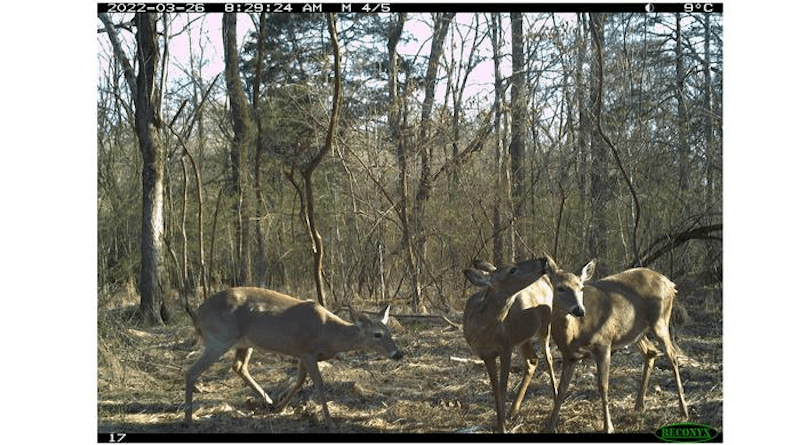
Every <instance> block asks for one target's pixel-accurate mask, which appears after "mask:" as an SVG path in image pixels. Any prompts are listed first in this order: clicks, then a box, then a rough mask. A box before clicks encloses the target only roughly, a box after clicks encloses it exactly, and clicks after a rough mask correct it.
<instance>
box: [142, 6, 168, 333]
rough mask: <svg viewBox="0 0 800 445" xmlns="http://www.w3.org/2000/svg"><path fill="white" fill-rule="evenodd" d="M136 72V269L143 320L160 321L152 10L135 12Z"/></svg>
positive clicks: (160, 185)
mask: <svg viewBox="0 0 800 445" xmlns="http://www.w3.org/2000/svg"><path fill="white" fill-rule="evenodd" d="M135 20H136V30H137V32H136V40H137V46H138V51H137V54H138V58H139V74H138V75H137V77H136V87H137V88H136V93H135V95H134V99H135V102H136V118H135V122H136V133H137V135H138V137H139V148H140V149H141V152H142V244H141V269H140V271H139V293H140V295H141V304H140V306H139V307H140V310H141V311H142V315H143V316H144V317H145V320H146V321H148V322H151V323H157V322H160V321H161V316H160V313H159V309H160V306H161V302H162V298H163V297H162V295H161V287H160V278H161V269H162V267H163V255H164V248H163V242H164V241H163V240H164V162H165V160H164V146H163V144H162V143H161V140H160V131H159V129H160V127H161V121H160V117H159V116H158V110H159V109H160V106H159V102H158V101H159V97H160V95H159V94H158V86H157V85H156V82H155V78H156V69H157V67H158V60H159V53H158V34H157V33H156V15H155V14H149V13H148V14H136V17H135Z"/></svg>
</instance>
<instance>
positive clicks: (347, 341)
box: [325, 321, 366, 356]
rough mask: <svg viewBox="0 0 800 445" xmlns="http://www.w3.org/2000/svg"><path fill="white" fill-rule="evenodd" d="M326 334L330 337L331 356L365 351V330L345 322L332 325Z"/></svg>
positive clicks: (328, 327)
mask: <svg viewBox="0 0 800 445" xmlns="http://www.w3.org/2000/svg"><path fill="white" fill-rule="evenodd" d="M325 334H326V336H327V337H328V341H329V351H328V352H329V354H330V355H331V356H333V355H335V354H338V353H339V352H347V351H356V350H360V349H363V347H364V340H365V338H366V337H365V334H364V330H363V329H361V328H360V327H358V326H356V325H355V324H352V323H348V322H345V321H342V322H334V323H330V324H329V325H328V326H327V329H326V333H325Z"/></svg>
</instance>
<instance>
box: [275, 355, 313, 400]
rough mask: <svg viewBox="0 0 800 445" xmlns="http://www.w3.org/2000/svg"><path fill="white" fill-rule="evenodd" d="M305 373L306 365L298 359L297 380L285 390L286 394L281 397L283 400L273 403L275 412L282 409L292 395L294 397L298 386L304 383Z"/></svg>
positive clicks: (298, 388)
mask: <svg viewBox="0 0 800 445" xmlns="http://www.w3.org/2000/svg"><path fill="white" fill-rule="evenodd" d="M306 375H307V372H306V366H305V365H304V364H303V361H302V360H298V362H297V381H296V382H295V383H294V385H293V386H292V387H291V388H290V389H289V391H287V392H286V395H285V396H284V397H283V400H281V401H280V402H279V403H278V404H277V405H275V412H276V413H279V412H281V411H283V409H284V408H286V405H288V404H289V401H290V400H292V397H294V395H295V394H297V391H299V390H300V388H301V387H302V386H303V383H305V381H306Z"/></svg>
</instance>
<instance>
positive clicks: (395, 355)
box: [389, 350, 403, 360]
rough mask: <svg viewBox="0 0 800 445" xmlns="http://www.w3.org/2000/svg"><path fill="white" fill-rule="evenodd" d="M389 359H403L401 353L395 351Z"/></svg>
mask: <svg viewBox="0 0 800 445" xmlns="http://www.w3.org/2000/svg"><path fill="white" fill-rule="evenodd" d="M389 357H391V358H392V359H393V360H400V359H401V358H403V353H402V352H400V351H397V350H395V351H394V352H393V353H392V355H390V356H389Z"/></svg>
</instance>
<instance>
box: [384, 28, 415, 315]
mask: <svg viewBox="0 0 800 445" xmlns="http://www.w3.org/2000/svg"><path fill="white" fill-rule="evenodd" d="M405 21H406V14H405V13H400V14H398V15H397V21H396V22H391V23H390V25H389V30H388V43H387V47H388V53H389V73H388V74H389V104H390V105H389V112H388V121H389V131H390V132H391V135H392V140H393V141H394V143H395V145H396V151H395V154H396V156H397V164H398V174H397V192H398V195H399V198H398V200H397V206H396V212H397V215H398V218H399V219H400V230H401V231H402V232H403V233H402V239H401V240H400V244H401V249H402V250H403V252H404V256H405V261H406V267H407V268H408V270H409V273H410V275H411V291H412V295H411V302H412V310H413V311H414V312H416V310H417V308H416V307H414V304H415V302H418V301H419V295H420V285H419V275H418V274H417V262H416V257H415V255H414V247H413V243H414V241H413V237H412V234H411V227H410V224H409V218H408V161H407V159H406V145H405V141H404V137H403V133H402V131H401V130H400V116H401V112H400V111H401V110H402V108H403V104H402V99H401V98H400V94H399V92H398V89H399V86H398V74H399V73H398V71H399V63H398V55H397V44H398V43H399V41H400V35H401V34H402V33H403V26H404V25H405Z"/></svg>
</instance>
